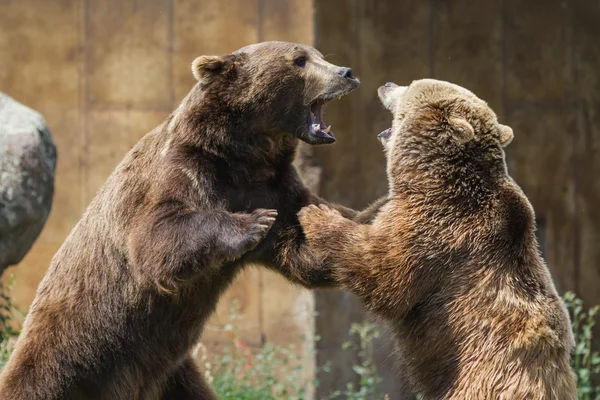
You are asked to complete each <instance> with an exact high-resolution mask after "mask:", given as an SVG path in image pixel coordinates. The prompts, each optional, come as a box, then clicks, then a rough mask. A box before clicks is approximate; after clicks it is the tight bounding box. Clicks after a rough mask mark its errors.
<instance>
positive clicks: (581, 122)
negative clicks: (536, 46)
mask: <svg viewBox="0 0 600 400" xmlns="http://www.w3.org/2000/svg"><path fill="white" fill-rule="evenodd" d="M566 4H567V7H569V10H568V11H569V13H568V21H567V22H568V25H567V46H569V47H568V58H569V60H570V74H571V93H570V96H569V97H571V99H570V103H573V104H574V105H575V107H574V112H575V132H574V133H575V138H574V140H573V151H572V153H571V180H572V181H573V193H572V196H573V208H574V209H573V230H574V232H573V241H574V243H573V253H574V254H573V264H574V265H573V288H572V289H573V290H574V291H575V293H580V283H579V280H580V278H581V269H580V268H581V265H580V264H581V253H580V250H581V232H580V229H581V225H580V213H579V206H578V199H579V184H578V183H579V182H578V174H577V171H578V168H577V167H578V163H577V160H578V158H579V154H578V152H579V149H581V148H582V146H581V140H582V137H581V136H582V132H585V130H586V129H587V128H588V124H587V115H586V113H582V111H583V109H584V105H583V104H582V101H581V99H580V98H578V97H579V96H578V94H577V93H578V91H577V90H576V88H577V87H578V76H577V67H576V65H575V63H576V53H575V43H576V41H575V40H574V39H575V37H574V36H575V18H574V17H575V4H574V2H573V1H571V0H569V1H568V2H567V3H566Z"/></svg>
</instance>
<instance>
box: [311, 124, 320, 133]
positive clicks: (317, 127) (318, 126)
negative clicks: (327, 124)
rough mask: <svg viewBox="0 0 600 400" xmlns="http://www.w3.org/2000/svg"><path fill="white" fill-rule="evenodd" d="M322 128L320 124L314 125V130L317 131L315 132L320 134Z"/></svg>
mask: <svg viewBox="0 0 600 400" xmlns="http://www.w3.org/2000/svg"><path fill="white" fill-rule="evenodd" d="M320 127H321V126H320V125H319V124H313V126H312V130H313V131H315V132H318V131H319V128H320Z"/></svg>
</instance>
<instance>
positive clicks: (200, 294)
mask: <svg viewBox="0 0 600 400" xmlns="http://www.w3.org/2000/svg"><path fill="white" fill-rule="evenodd" d="M193 73H194V75H195V76H196V78H198V79H199V82H198V84H196V86H195V87H194V88H193V89H192V90H191V92H190V93H189V94H188V96H187V97H186V98H185V99H184V100H183V102H182V103H181V105H180V106H179V108H178V109H177V110H176V111H175V112H174V113H173V114H172V115H171V116H170V117H169V118H168V119H167V121H165V123H164V124H162V125H161V126H159V127H157V128H156V129H154V130H153V131H152V132H150V133H149V134H147V135H146V136H145V137H144V138H143V139H142V140H141V141H140V142H139V143H138V144H137V145H136V146H135V147H134V148H133V149H132V150H131V151H130V152H129V153H128V154H127V156H126V157H125V159H124V160H123V161H122V162H121V164H120V165H119V166H118V167H117V168H116V170H115V171H114V173H113V174H112V175H111V176H110V178H109V179H108V181H107V182H106V184H105V185H104V186H103V187H102V188H101V189H100V191H99V193H98V195H97V197H96V198H95V199H94V200H93V201H92V203H91V204H90V206H89V208H88V210H87V211H86V213H85V214H84V216H83V218H82V219H81V221H80V222H79V223H78V224H77V226H76V227H75V228H74V230H73V232H72V233H71V235H70V236H69V237H68V238H67V239H66V241H65V243H64V244H63V246H62V247H61V249H60V250H59V251H58V253H57V254H56V256H55V257H54V259H53V261H52V264H51V266H50V269H49V271H48V273H47V275H46V276H45V278H44V280H43V282H42V283H41V284H40V287H39V289H38V292H37V297H36V299H35V301H34V303H33V304H32V306H31V309H30V311H29V315H28V317H27V320H26V321H25V324H24V327H23V333H22V334H21V337H20V338H19V340H18V343H17V345H16V349H15V351H14V353H13V355H12V357H11V359H10V361H9V363H8V366H7V367H6V369H5V370H4V372H3V374H2V375H1V376H0V398H1V399H2V400H17V399H19V400H25V399H26V400H42V399H44V400H49V399H78V400H79V399H105V400H106V399H114V400H123V399H128V400H129V399H140V400H141V399H143V400H152V399H159V398H160V399H165V400H166V399H214V398H216V397H215V395H214V394H213V393H212V390H211V389H210V387H209V386H208V385H207V384H206V383H205V382H204V381H203V379H202V377H201V376H200V374H199V373H198V371H197V370H196V367H195V365H194V363H193V361H192V360H191V359H190V357H189V350H190V348H191V347H192V346H193V345H194V344H195V342H196V341H197V340H198V338H199V336H200V334H201V332H202V328H203V325H204V323H205V321H206V320H207V318H208V317H209V316H210V314H211V313H212V312H213V311H214V309H215V306H216V304H217V301H218V299H219V296H220V294H221V293H222V292H223V291H224V290H225V289H226V288H227V286H228V285H229V284H230V282H231V281H232V280H233V279H234V278H235V277H236V275H237V274H238V272H239V271H240V270H241V269H242V268H243V267H244V266H245V265H248V264H249V263H254V264H262V265H265V266H266V267H268V268H271V269H274V270H275V271H278V272H280V273H281V274H283V275H284V276H285V277H286V278H288V279H289V280H290V281H292V282H295V283H298V284H300V285H304V286H306V287H311V288H312V287H318V286H328V285H331V284H332V283H333V280H332V277H331V274H330V272H328V271H325V270H322V269H320V267H319V264H318V263H317V262H316V260H315V259H314V258H312V255H311V254H310V253H305V252H304V251H303V247H304V244H303V243H304V236H303V233H302V230H301V228H300V225H299V223H298V220H297V216H296V214H297V213H298V211H299V210H300V209H301V208H302V207H303V206H306V205H308V204H310V203H312V202H321V201H322V200H320V199H318V198H315V197H314V196H312V195H311V194H310V193H309V191H308V190H307V189H306V188H305V187H304V186H303V185H302V183H301V181H300V179H299V177H298V175H297V173H296V170H295V169H294V168H293V166H292V161H293V159H294V155H295V151H296V145H297V142H298V140H297V138H300V139H302V140H304V141H306V142H308V143H311V144H320V143H330V142H332V141H333V140H335V139H334V138H333V137H332V136H331V135H330V134H329V133H328V129H325V126H324V125H323V121H322V117H321V115H320V114H321V111H322V109H321V108H322V105H323V103H324V102H326V101H327V100H329V99H331V98H335V97H339V96H342V95H345V94H347V93H348V92H350V91H351V90H352V89H354V88H356V87H357V86H358V80H357V79H356V78H354V77H353V76H352V74H351V71H350V69H349V68H340V67H337V66H335V65H332V64H330V63H328V62H326V61H324V60H323V58H322V55H321V54H320V53H319V52H317V51H316V50H315V49H313V48H311V47H308V46H302V45H295V44H292V43H281V42H268V43H262V44H258V45H253V46H249V47H246V48H243V49H241V50H239V51H237V52H235V53H232V54H230V55H227V56H224V57H216V56H215V57H213V56H210V57H207V56H203V57H199V58H198V59H197V60H196V61H194V63H193ZM311 111H312V112H311ZM316 125H318V126H316ZM340 209H341V210H342V211H343V212H344V213H345V214H346V215H347V216H350V217H352V216H353V215H354V214H355V213H354V212H353V211H352V210H348V209H344V208H343V207H340ZM274 210H276V211H274ZM276 214H277V219H276V220H274V219H275V216H276ZM269 228H270V231H269ZM265 235H266V237H265ZM263 237H264V240H263ZM261 240H262V241H261Z"/></svg>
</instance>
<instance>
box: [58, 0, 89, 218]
mask: <svg viewBox="0 0 600 400" xmlns="http://www.w3.org/2000/svg"><path fill="white" fill-rule="evenodd" d="M79 4H80V7H81V9H80V10H79V23H80V27H79V46H81V47H80V48H79V126H80V131H79V179H80V188H79V189H80V191H79V201H80V207H79V208H80V210H79V211H80V213H83V211H84V209H85V207H86V205H87V194H86V192H87V190H86V189H87V175H88V164H87V161H86V160H87V159H88V157H87V153H88V149H87V146H88V144H87V126H86V117H87V108H88V107H87V93H88V90H87V89H88V81H87V70H86V65H87V64H86V62H87V55H88V54H87V46H86V40H87V37H88V31H87V29H88V28H87V27H88V15H87V13H88V7H87V0H82V1H81V2H80V3H79ZM59 156H60V155H59Z"/></svg>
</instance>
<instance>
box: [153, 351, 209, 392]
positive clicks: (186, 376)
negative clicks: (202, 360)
mask: <svg viewBox="0 0 600 400" xmlns="http://www.w3.org/2000/svg"><path fill="white" fill-rule="evenodd" d="M218 399H219V398H218V397H217V395H216V394H215V392H214V391H213V390H212V388H211V387H210V385H209V384H208V382H206V380H205V379H204V377H203V376H202V374H201V373H200V371H199V370H198V367H197V366H196V365H195V364H194V361H193V360H192V359H191V358H190V357H188V358H187V359H186V360H185V361H184V362H183V363H182V364H181V365H180V366H179V367H178V368H177V369H176V370H175V372H173V374H172V375H171V376H170V377H169V379H168V381H167V385H166V387H165V390H164V392H163V395H162V397H161V400H218Z"/></svg>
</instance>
